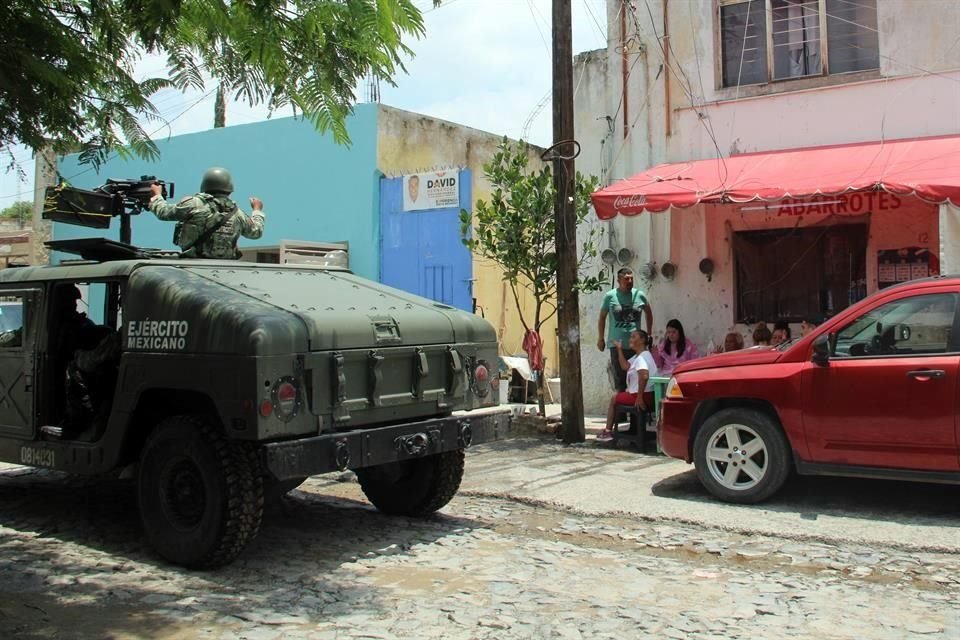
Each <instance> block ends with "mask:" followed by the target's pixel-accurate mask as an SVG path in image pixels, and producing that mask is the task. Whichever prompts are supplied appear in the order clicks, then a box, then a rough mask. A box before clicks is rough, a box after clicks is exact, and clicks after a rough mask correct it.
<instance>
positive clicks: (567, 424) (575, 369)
mask: <svg viewBox="0 0 960 640" xmlns="http://www.w3.org/2000/svg"><path fill="white" fill-rule="evenodd" d="M553 141H554V145H558V146H555V147H554V149H553V155H554V158H553V180H554V186H555V188H556V192H557V200H556V203H555V204H554V211H555V215H556V230H557V238H556V248H557V325H558V329H559V333H560V403H561V404H560V406H561V414H562V415H561V417H562V420H563V422H562V426H561V429H562V436H563V441H564V442H565V443H567V444H570V443H573V442H583V440H584V435H585V434H584V428H583V377H582V375H581V371H580V297H579V295H578V294H577V289H576V284H577V216H576V210H575V205H574V197H575V192H574V179H575V178H576V170H575V168H574V162H573V157H574V146H575V145H574V144H573V36H572V19H571V17H570V0H553Z"/></svg>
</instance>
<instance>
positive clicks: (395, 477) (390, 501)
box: [356, 449, 464, 517]
mask: <svg viewBox="0 0 960 640" xmlns="http://www.w3.org/2000/svg"><path fill="white" fill-rule="evenodd" d="M463 464H464V455H463V450H462V449H460V450H457V451H448V452H446V453H438V454H434V455H432V456H427V457H425V458H415V459H413V460H401V461H400V462H391V463H389V464H383V465H378V466H376V467H364V468H362V469H357V470H356V472H357V480H359V481H360V488H361V489H363V493H364V494H365V495H366V496H367V499H368V500H370V502H371V503H373V506H375V507H376V508H377V509H379V510H380V511H382V512H384V513H387V514H390V515H396V516H417V517H422V516H427V515H430V514H431V513H433V512H434V511H437V510H438V509H442V508H443V507H444V506H445V505H446V504H447V503H448V502H450V500H451V499H453V496H455V495H456V494H457V490H458V489H460V481H461V480H462V479H463Z"/></svg>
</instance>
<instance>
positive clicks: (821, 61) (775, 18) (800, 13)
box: [720, 0, 880, 87]
mask: <svg viewBox="0 0 960 640" xmlns="http://www.w3.org/2000/svg"><path fill="white" fill-rule="evenodd" d="M720 34H721V37H720V40H721V50H722V51H721V56H722V58H721V65H722V78H723V86H725V87H734V86H740V85H749V84H761V83H764V82H771V81H778V80H789V79H793V78H804V77H809V76H821V75H826V74H828V73H829V74H837V73H850V72H854V71H866V70H870V69H878V68H879V67H880V53H879V46H878V40H877V0H720Z"/></svg>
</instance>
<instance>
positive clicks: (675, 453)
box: [657, 399, 697, 462]
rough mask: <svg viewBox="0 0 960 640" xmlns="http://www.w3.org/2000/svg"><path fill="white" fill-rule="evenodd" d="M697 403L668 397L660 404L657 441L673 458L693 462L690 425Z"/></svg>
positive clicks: (661, 448)
mask: <svg viewBox="0 0 960 640" xmlns="http://www.w3.org/2000/svg"><path fill="white" fill-rule="evenodd" d="M696 409H697V403H695V402H691V401H689V400H674V399H666V400H664V401H663V403H662V404H661V405H660V416H659V419H658V420H657V441H658V442H659V443H660V450H661V451H663V453H665V454H666V455H668V456H670V457H671V458H680V459H681V460H686V461H687V462H691V461H692V459H691V457H690V446H689V444H690V426H691V424H692V422H693V413H694V411H696Z"/></svg>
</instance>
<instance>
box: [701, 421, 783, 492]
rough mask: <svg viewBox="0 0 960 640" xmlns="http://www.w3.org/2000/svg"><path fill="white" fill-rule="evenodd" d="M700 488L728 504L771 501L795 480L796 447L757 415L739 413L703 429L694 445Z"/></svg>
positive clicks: (777, 426)
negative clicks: (792, 453)
mask: <svg viewBox="0 0 960 640" xmlns="http://www.w3.org/2000/svg"><path fill="white" fill-rule="evenodd" d="M693 461H694V465H695V466H696V469H697V477H698V478H699V479H700V483H701V484H702V485H703V486H704V487H705V488H706V489H707V490H708V491H709V492H710V493H712V494H713V495H714V496H716V497H717V498H720V499H721V500H724V501H726V502H736V503H741V504H755V503H757V502H762V501H764V500H766V499H768V498H769V497H770V496H772V495H773V494H775V493H776V492H777V491H779V490H780V488H781V487H782V486H783V483H784V482H786V480H787V477H788V476H789V475H790V445H789V442H788V441H787V438H786V437H785V436H784V434H783V431H782V430H781V429H780V426H779V425H778V424H776V422H775V421H774V420H773V419H772V418H771V417H770V416H769V415H767V414H765V413H763V412H762V411H757V410H756V409H748V408H744V407H733V408H729V409H723V410H721V411H718V412H717V413H715V414H713V415H712V416H710V417H709V418H707V420H706V421H705V422H704V423H703V426H702V427H701V428H700V431H699V432H698V433H697V437H696V439H695V440H694V444H693Z"/></svg>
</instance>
